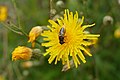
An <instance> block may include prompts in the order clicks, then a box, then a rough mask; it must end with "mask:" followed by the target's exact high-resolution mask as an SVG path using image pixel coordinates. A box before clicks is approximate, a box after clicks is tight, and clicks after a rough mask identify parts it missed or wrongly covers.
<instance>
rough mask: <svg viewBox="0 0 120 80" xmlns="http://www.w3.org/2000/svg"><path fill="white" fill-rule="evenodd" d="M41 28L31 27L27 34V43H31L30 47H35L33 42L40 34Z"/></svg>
mask: <svg viewBox="0 0 120 80" xmlns="http://www.w3.org/2000/svg"><path fill="white" fill-rule="evenodd" d="M42 30H43V29H42V27H40V26H36V27H33V28H32V29H31V31H30V33H29V40H28V42H31V43H32V47H34V46H35V40H36V38H37V37H38V36H39V35H40V34H41V33H42Z"/></svg>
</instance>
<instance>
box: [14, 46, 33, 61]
mask: <svg viewBox="0 0 120 80" xmlns="http://www.w3.org/2000/svg"><path fill="white" fill-rule="evenodd" d="M31 56H32V49H30V48H28V47H25V46H18V47H17V48H15V50H14V51H13V52H12V61H16V60H30V59H31Z"/></svg>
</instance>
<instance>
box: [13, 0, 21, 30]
mask: <svg viewBox="0 0 120 80" xmlns="http://www.w3.org/2000/svg"><path fill="white" fill-rule="evenodd" d="M12 3H13V6H14V9H15V13H16V16H17V21H18V26H19V28H21V25H20V17H19V15H18V11H17V6H16V2H15V0H12Z"/></svg>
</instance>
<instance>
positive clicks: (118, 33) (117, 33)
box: [114, 28, 120, 38]
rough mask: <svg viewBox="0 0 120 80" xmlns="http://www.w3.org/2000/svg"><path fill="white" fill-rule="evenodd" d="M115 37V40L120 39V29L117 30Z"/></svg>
mask: <svg viewBox="0 0 120 80" xmlns="http://www.w3.org/2000/svg"><path fill="white" fill-rule="evenodd" d="M114 36H115V38H120V28H118V29H116V30H115V32H114Z"/></svg>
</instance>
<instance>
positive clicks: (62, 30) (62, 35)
mask: <svg viewBox="0 0 120 80" xmlns="http://www.w3.org/2000/svg"><path fill="white" fill-rule="evenodd" d="M64 37H65V28H64V27H62V28H61V29H60V31H59V43H60V44H61V45H62V44H64V43H65V42H64Z"/></svg>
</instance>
